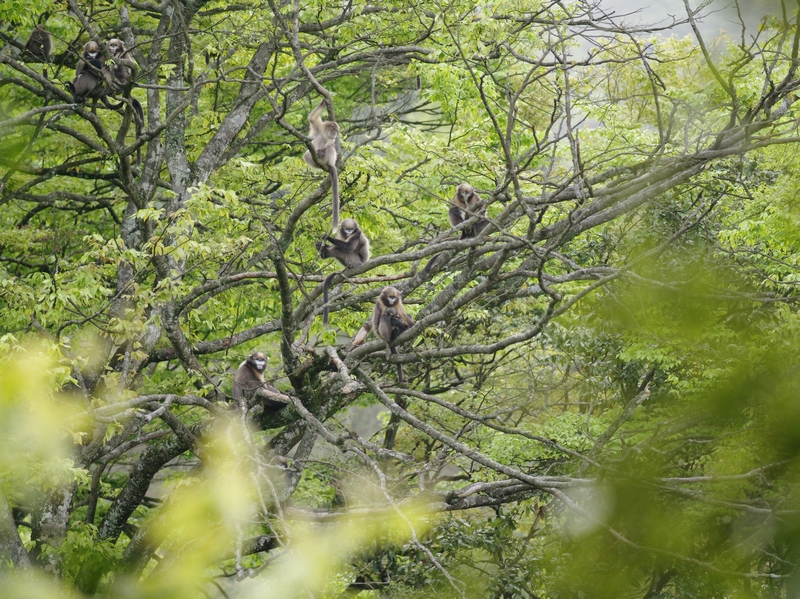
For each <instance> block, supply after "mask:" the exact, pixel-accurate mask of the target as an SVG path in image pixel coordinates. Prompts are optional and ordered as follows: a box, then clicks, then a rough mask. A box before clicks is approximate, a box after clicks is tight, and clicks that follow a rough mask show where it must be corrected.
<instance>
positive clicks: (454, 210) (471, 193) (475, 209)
mask: <svg viewBox="0 0 800 599" xmlns="http://www.w3.org/2000/svg"><path fill="white" fill-rule="evenodd" d="M452 203H453V205H452V206H450V209H449V210H448V211H447V216H448V217H449V218H450V224H451V225H452V226H453V227H457V226H458V225H460V224H462V223H464V222H466V221H468V220H469V219H470V218H472V217H473V216H475V215H478V216H480V217H481V218H479V219H478V220H477V221H476V222H475V223H474V224H473V225H472V226H470V227H464V228H463V229H462V231H461V237H460V239H469V238H470V237H475V236H476V235H479V234H480V232H481V231H483V230H484V229H485V228H486V227H488V226H489V225H490V224H491V223H490V222H489V220H488V219H486V218H484V216H485V215H486V208H484V207H481V206H480V203H481V197H480V196H479V195H478V193H477V192H476V191H475V188H474V187H472V185H470V184H469V183H461V184H460V185H459V186H458V187H457V188H456V195H455V196H454V197H453V202H452ZM440 256H441V254H436V255H435V256H434V257H433V258H431V259H430V260H428V263H427V264H426V265H425V268H423V269H422V274H426V273H427V272H428V271H429V270H431V269H432V268H434V266H436V264H437V263H438V262H440V260H439V257H440Z"/></svg>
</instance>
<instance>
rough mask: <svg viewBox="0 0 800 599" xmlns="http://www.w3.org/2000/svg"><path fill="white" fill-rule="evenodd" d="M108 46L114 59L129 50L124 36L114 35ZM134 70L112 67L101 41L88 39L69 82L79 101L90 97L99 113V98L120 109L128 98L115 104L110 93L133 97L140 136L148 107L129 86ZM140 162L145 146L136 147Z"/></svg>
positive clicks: (118, 66)
mask: <svg viewBox="0 0 800 599" xmlns="http://www.w3.org/2000/svg"><path fill="white" fill-rule="evenodd" d="M106 49H107V50H108V54H109V56H110V57H111V58H112V59H115V60H116V59H122V58H123V56H124V54H125V53H126V52H127V50H126V48H125V43H124V42H123V41H122V40H121V39H117V38H112V39H110V40H108V41H107V42H106ZM132 75H133V72H132V71H131V68H130V67H129V66H127V65H123V64H117V63H116V62H115V63H114V64H113V66H112V68H109V67H108V66H107V65H106V64H105V57H104V56H103V53H102V51H101V49H100V46H99V45H98V44H97V42H94V41H88V42H86V43H85V44H84V46H83V52H81V58H80V60H79V61H78V65H77V67H76V68H75V78H74V79H73V80H72V82H70V83H67V90H68V91H69V92H70V93H71V94H72V97H73V100H74V102H75V103H76V104H83V103H84V102H85V101H86V99H87V98H90V99H91V100H92V112H93V113H96V107H97V100H101V101H102V102H103V106H105V107H106V108H108V109H110V110H119V109H120V108H122V107H123V106H124V105H125V101H122V102H119V103H118V104H112V103H111V102H110V101H109V99H108V96H109V95H114V94H116V93H119V92H121V93H122V94H123V97H125V98H126V99H129V100H130V102H131V105H132V107H133V120H134V124H135V128H136V137H137V138H138V137H141V135H142V133H143V131H144V109H143V108H142V104H141V102H139V100H137V99H136V98H133V97H131V96H130V89H128V86H129V82H130V80H131V77H132ZM136 152H137V153H136V163H137V164H141V162H142V153H141V148H137V151H136Z"/></svg>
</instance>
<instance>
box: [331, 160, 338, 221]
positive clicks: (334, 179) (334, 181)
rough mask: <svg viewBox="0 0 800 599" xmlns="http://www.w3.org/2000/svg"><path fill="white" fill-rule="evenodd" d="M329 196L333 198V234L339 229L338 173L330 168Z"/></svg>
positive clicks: (334, 168)
mask: <svg viewBox="0 0 800 599" xmlns="http://www.w3.org/2000/svg"><path fill="white" fill-rule="evenodd" d="M330 175H331V195H332V196H333V232H334V233H336V230H337V229H338V228H339V171H338V170H336V167H335V166H332V167H330Z"/></svg>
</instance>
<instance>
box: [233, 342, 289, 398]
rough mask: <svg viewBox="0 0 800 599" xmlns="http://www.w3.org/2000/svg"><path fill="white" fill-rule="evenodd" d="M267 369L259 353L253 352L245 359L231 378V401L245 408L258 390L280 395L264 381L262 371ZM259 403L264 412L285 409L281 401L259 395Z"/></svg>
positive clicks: (263, 357)
mask: <svg viewBox="0 0 800 599" xmlns="http://www.w3.org/2000/svg"><path fill="white" fill-rule="evenodd" d="M266 367H267V358H266V356H265V355H264V354H262V353H261V352H257V351H255V352H253V353H252V354H250V355H249V356H248V357H247V359H246V360H245V361H244V362H242V363H241V364H239V369H238V370H237V371H236V374H235V375H234V377H233V388H232V393H233V399H234V400H235V401H236V403H237V404H238V405H239V406H240V407H244V408H246V407H247V405H248V404H249V402H250V400H251V399H252V398H253V396H254V395H255V394H256V393H257V392H258V391H259V389H265V390H267V391H269V392H272V393H280V391H278V389H276V388H275V387H273V386H272V385H270V384H269V383H267V382H265V381H264V374H263V373H264V369H265V368H266ZM260 399H261V403H262V405H263V406H264V409H265V410H271V411H274V412H277V411H278V410H280V409H282V408H285V407H286V404H285V403H283V402H282V401H278V400H274V399H270V398H268V397H265V396H264V395H260Z"/></svg>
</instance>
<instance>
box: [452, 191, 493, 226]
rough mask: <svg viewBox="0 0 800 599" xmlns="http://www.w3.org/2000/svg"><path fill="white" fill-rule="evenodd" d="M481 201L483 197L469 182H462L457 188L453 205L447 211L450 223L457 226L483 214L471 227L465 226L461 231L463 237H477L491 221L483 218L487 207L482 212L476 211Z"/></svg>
mask: <svg viewBox="0 0 800 599" xmlns="http://www.w3.org/2000/svg"><path fill="white" fill-rule="evenodd" d="M480 203H481V197H480V196H479V195H478V193H477V192H476V191H475V188H474V187H472V185H470V184H469V183H462V184H461V185H459V186H458V187H457V188H456V195H455V197H453V205H452V206H451V207H450V210H448V211H447V215H448V216H449V217H450V224H451V225H452V226H454V227H457V226H458V225H460V224H461V223H463V222H465V221H467V220H469V219H470V218H472V216H474V215H476V214H478V215H480V216H481V218H479V219H478V221H477V222H476V223H475V224H473V225H472V226H471V227H464V229H463V230H462V231H461V239H467V238H469V237H475V236H476V235H479V234H480V232H481V231H483V230H484V229H485V228H486V227H487V226H488V225H489V221H488V220H487V219H485V218H483V217H484V215H485V214H486V209H485V208H481V210H480V212H476V210H477V209H478V207H479V205H480Z"/></svg>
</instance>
